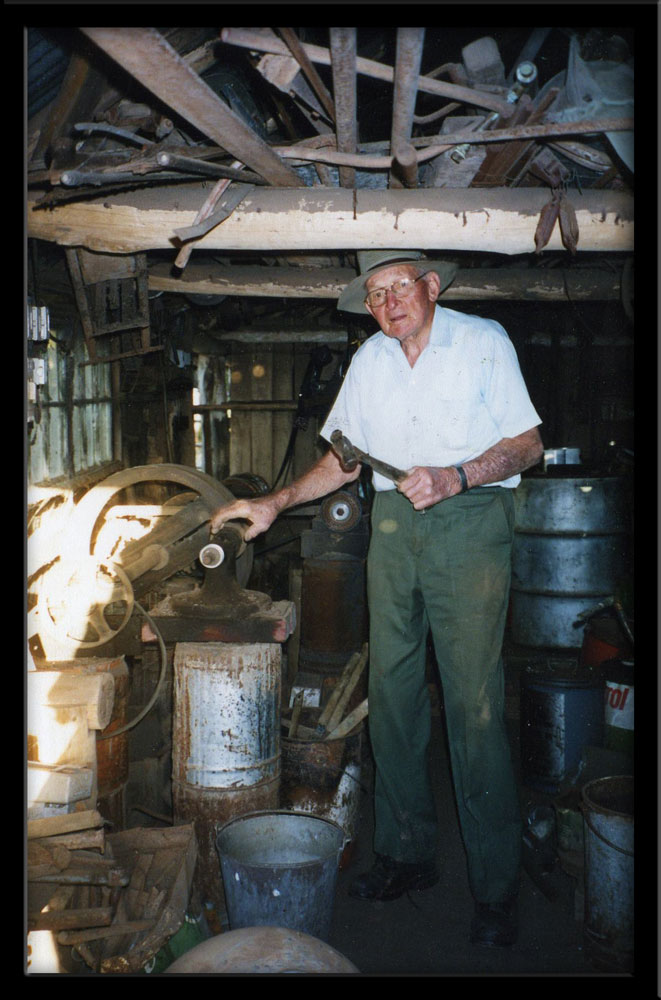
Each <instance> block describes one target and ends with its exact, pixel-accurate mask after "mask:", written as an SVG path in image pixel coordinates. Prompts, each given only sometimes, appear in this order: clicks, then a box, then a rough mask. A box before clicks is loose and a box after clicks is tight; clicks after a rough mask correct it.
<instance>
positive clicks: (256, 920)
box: [216, 810, 345, 941]
mask: <svg viewBox="0 0 661 1000" xmlns="http://www.w3.org/2000/svg"><path fill="white" fill-rule="evenodd" d="M344 839H345V838H344V832H343V831H342V829H341V827H339V826H338V825H337V823H333V822H331V821H330V820H327V819H321V818H320V817H318V816H310V815H308V814H305V813H296V812H287V811H285V810H275V811H273V812H255V813H249V814H248V815H246V816H240V817H238V818H237V819H234V820H231V821H230V822H229V823H226V824H225V825H224V826H222V827H220V828H219V829H218V836H217V839H216V847H217V850H218V856H219V858H220V867H221V871H222V874H223V885H224V889H225V901H226V904H227V915H228V918H229V924H230V929H231V930H236V929H237V928H240V927H264V926H267V927H268V926H270V927H287V928H289V929H290V930H295V931H303V933H305V934H310V935H312V937H316V938H319V939H320V940H322V941H324V940H326V939H327V938H328V935H329V933H330V924H331V918H332V914H333V903H334V899H335V888H336V884H337V872H338V867H339V862H340V856H341V854H342V850H343V848H344Z"/></svg>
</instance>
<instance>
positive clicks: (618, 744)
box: [602, 659, 634, 756]
mask: <svg viewBox="0 0 661 1000" xmlns="http://www.w3.org/2000/svg"><path fill="white" fill-rule="evenodd" d="M602 672H603V675H604V680H605V685H606V687H605V692H604V746H606V747H608V748H609V749H610V750H620V751H622V752H624V753H627V754H629V755H630V756H633V741H634V699H633V694H634V661H633V660H620V659H613V660H608V661H607V662H606V663H603V664H602Z"/></svg>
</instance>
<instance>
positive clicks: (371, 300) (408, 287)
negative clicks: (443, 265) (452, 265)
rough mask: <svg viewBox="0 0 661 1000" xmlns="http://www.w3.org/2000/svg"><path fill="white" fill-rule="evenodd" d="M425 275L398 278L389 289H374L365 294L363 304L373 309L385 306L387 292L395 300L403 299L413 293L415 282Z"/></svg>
mask: <svg viewBox="0 0 661 1000" xmlns="http://www.w3.org/2000/svg"><path fill="white" fill-rule="evenodd" d="M426 273H427V272H425V274H426ZM425 274H420V275H418V277H417V278H399V280H398V281H393V283H392V285H390V287H389V288H375V289H374V291H373V292H368V293H367V295H366V296H365V302H366V303H367V304H368V305H370V306H371V307H372V308H373V309H378V307H379V306H382V305H384V304H385V301H386V298H387V297H388V292H392V294H393V295H394V296H395V298H396V299H405V298H406V296H407V295H410V294H411V292H412V291H413V286H414V285H415V283H416V281H420V278H424V277H425Z"/></svg>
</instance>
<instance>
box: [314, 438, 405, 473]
mask: <svg viewBox="0 0 661 1000" xmlns="http://www.w3.org/2000/svg"><path fill="white" fill-rule="evenodd" d="M330 440H331V445H332V447H333V451H334V452H335V454H336V455H337V457H338V458H339V460H340V463H341V465H342V467H343V468H344V469H346V471H347V472H351V470H352V469H355V468H356V466H357V465H358V463H359V462H364V463H365V464H366V465H371V467H372V468H373V469H374V471H375V472H378V473H379V474H380V475H382V476H385V477H386V479H391V480H392V482H393V483H399V482H400V481H401V480H402V479H406V476H407V475H408V473H406V472H403V471H402V470H401V469H396V468H395V467H394V466H392V465H388V463H387V462H381V461H380V460H379V459H378V458H372V456H371V455H367V454H366V453H365V452H364V451H361V450H360V449H359V448H356V447H355V446H354V445H352V444H351V441H349V438H346V437H345V436H344V434H343V433H342V432H341V431H340V430H336V431H333V433H332V434H331V437H330Z"/></svg>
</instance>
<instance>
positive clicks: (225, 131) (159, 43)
mask: <svg viewBox="0 0 661 1000" xmlns="http://www.w3.org/2000/svg"><path fill="white" fill-rule="evenodd" d="M81 31H82V32H83V33H84V34H85V35H86V36H87V37H88V38H89V39H91V40H92V41H93V42H94V43H95V44H96V45H98V46H99V48H101V49H102V50H103V51H104V52H105V53H106V54H107V55H109V56H110V57H111V59H114V60H115V62H117V63H119V65H120V66H122V67H123V68H124V69H125V70H126V71H127V72H128V73H130V74H131V75H132V76H134V77H135V79H136V80H138V81H139V82H140V83H141V84H143V86H145V87H147V88H148V89H149V90H150V91H151V92H152V93H153V94H155V95H156V96H157V97H159V98H160V99H161V100H162V101H164V102H165V103H166V104H167V105H168V107H170V108H173V109H174V110H175V111H177V112H178V113H179V114H180V115H182V117H183V118H185V119H186V120H187V121H188V122H190V123H191V125H194V126H195V128H197V129H199V130H200V131H201V132H202V133H204V135H206V136H208V137H209V138H210V139H212V140H213V141H214V142H216V143H218V145H219V146H221V147H222V148H223V149H226V150H228V152H230V153H231V154H232V156H234V157H236V159H238V160H240V161H241V162H242V163H245V164H246V165H247V166H249V167H250V168H251V169H252V170H255V171H256V173H258V174H261V176H262V177H264V178H265V179H266V180H267V181H269V182H270V183H271V184H275V185H280V186H282V187H300V186H301V180H300V178H299V177H298V175H297V174H296V173H295V172H294V171H293V170H292V169H291V168H290V167H289V166H288V165H287V164H285V163H283V162H282V160H281V159H280V158H279V156H278V155H277V154H276V153H274V152H273V150H272V149H271V148H270V146H268V145H267V144H266V143H265V142H264V141H263V140H262V139H260V138H259V136H258V135H256V133H255V132H253V130H252V129H251V128H249V127H248V126H247V125H246V124H245V123H244V122H243V121H242V120H241V119H240V118H239V117H238V115H236V114H234V112H233V111H232V110H231V108H229V107H228V106H227V105H226V104H225V103H224V102H223V101H222V100H221V99H220V98H219V97H218V95H217V94H215V93H214V91H213V90H212V89H211V88H210V87H209V86H207V84H206V83H204V81H203V80H201V79H200V77H199V76H198V75H197V73H195V71H194V70H192V69H191V68H190V66H188V64H187V63H186V62H185V61H184V60H183V59H182V58H181V56H179V54H178V53H177V52H176V51H175V50H174V49H173V48H172V46H171V45H170V44H169V43H168V42H167V41H166V40H165V38H163V36H162V35H161V34H160V33H159V32H158V31H156V29H155V28H81Z"/></svg>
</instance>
